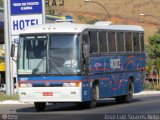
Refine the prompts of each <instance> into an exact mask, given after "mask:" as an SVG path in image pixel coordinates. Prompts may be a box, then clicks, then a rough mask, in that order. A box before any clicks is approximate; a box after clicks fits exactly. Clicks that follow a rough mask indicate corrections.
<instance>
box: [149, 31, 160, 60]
mask: <svg viewBox="0 0 160 120" xmlns="http://www.w3.org/2000/svg"><path fill="white" fill-rule="evenodd" d="M148 54H149V56H150V57H151V58H160V31H158V32H156V34H155V35H153V36H151V37H149V51H148Z"/></svg>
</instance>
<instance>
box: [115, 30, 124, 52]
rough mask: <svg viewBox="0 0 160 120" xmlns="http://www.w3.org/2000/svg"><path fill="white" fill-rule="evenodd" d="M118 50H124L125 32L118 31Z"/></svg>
mask: <svg viewBox="0 0 160 120" xmlns="http://www.w3.org/2000/svg"><path fill="white" fill-rule="evenodd" d="M116 35H117V51H118V52H124V37H123V36H124V33H123V32H117V33H116Z"/></svg>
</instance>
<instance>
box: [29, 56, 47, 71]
mask: <svg viewBox="0 0 160 120" xmlns="http://www.w3.org/2000/svg"><path fill="white" fill-rule="evenodd" d="M45 59H46V57H43V58H42V60H41V61H40V62H39V63H38V65H37V66H36V67H35V68H34V69H33V71H32V74H36V73H37V72H38V70H39V69H38V68H39V67H40V66H41V64H42V63H43V61H44V60H45Z"/></svg>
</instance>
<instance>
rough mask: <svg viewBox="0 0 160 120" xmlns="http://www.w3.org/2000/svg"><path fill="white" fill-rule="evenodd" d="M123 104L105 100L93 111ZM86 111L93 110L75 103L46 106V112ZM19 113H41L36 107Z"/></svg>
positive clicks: (135, 100)
mask: <svg viewBox="0 0 160 120" xmlns="http://www.w3.org/2000/svg"><path fill="white" fill-rule="evenodd" d="M140 101H142V100H141V99H133V100H132V102H131V103H124V104H132V103H135V102H140ZM121 105H123V104H116V102H115V100H114V99H104V100H99V101H98V102H97V106H96V107H95V108H92V109H96V108H103V107H112V106H121ZM85 110H87V111H88V110H91V109H85V108H83V107H80V106H78V105H77V104H73V103H57V104H48V105H47V106H46V110H45V111H44V112H45V113H46V112H52V111H53V112H59V111H61V112H62V111H63V112H71V113H72V112H73V111H77V112H78V111H85ZM16 112H17V113H40V112H36V110H35V108H34V105H33V107H26V108H21V109H17V110H16Z"/></svg>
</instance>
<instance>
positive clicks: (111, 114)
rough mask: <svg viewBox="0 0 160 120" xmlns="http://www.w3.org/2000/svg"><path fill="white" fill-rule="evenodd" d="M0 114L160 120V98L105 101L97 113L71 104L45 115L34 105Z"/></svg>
mask: <svg viewBox="0 0 160 120" xmlns="http://www.w3.org/2000/svg"><path fill="white" fill-rule="evenodd" d="M0 114H3V117H5V114H7V115H8V117H10V118H12V119H13V118H14V119H20V120H69V119H70V120H105V119H106V120H112V119H115V120H132V119H134V120H141V119H144V120H146V119H149V120H160V95H150V96H148V95H147V96H135V97H134V99H133V101H132V103H129V104H116V103H115V101H114V99H107V100H106V99H105V100H101V101H99V102H98V104H97V107H96V108H93V109H82V108H78V107H77V106H76V105H75V104H71V103H69V104H56V105H48V106H47V108H46V111H45V112H36V110H35V109H34V107H33V105H32V104H23V105H0ZM158 114H159V115H158ZM148 115H150V116H148ZM0 118H1V116H0Z"/></svg>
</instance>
